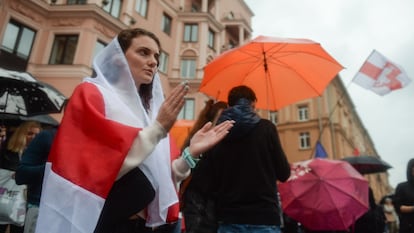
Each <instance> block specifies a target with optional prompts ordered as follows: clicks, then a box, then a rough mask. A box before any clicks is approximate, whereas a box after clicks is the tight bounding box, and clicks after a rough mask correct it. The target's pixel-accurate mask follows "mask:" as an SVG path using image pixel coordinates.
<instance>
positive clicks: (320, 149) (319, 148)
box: [315, 141, 328, 158]
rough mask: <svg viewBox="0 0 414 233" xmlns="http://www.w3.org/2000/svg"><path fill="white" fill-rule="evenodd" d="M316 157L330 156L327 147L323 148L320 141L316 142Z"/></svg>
mask: <svg viewBox="0 0 414 233" xmlns="http://www.w3.org/2000/svg"><path fill="white" fill-rule="evenodd" d="M315 158H328V154H327V153H326V151H325V148H323V146H322V144H321V142H320V141H318V142H317V143H316V149H315Z"/></svg>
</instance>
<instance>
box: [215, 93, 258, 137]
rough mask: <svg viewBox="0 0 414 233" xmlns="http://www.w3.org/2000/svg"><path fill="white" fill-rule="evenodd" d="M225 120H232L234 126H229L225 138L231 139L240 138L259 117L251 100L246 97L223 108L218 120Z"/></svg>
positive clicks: (251, 127)
mask: <svg viewBox="0 0 414 233" xmlns="http://www.w3.org/2000/svg"><path fill="white" fill-rule="evenodd" d="M226 120H234V121H235V123H234V126H233V128H231V130H230V132H229V134H228V135H227V136H226V138H225V140H232V139H237V138H241V137H243V136H244V135H246V134H247V133H249V132H250V130H251V129H253V127H254V126H255V125H256V124H257V123H258V122H259V121H260V117H259V116H258V115H257V114H256V112H255V111H254V109H253V107H252V106H251V102H250V101H249V100H247V99H244V98H242V99H240V100H238V101H237V103H236V104H235V105H233V106H231V107H229V108H228V109H226V110H224V111H223V113H222V114H221V116H220V118H219V120H218V122H219V123H221V122H223V121H226Z"/></svg>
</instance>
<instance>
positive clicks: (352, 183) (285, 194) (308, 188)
mask: <svg viewBox="0 0 414 233" xmlns="http://www.w3.org/2000/svg"><path fill="white" fill-rule="evenodd" d="M291 169H292V170H291V177H290V178H289V180H288V181H286V182H285V183H279V184H278V187H279V192H280V197H281V201H282V207H283V211H284V213H285V214H286V215H288V216H289V217H291V218H293V219H295V220H296V221H298V222H300V223H301V224H302V225H303V226H305V227H306V228H307V229H309V230H346V229H348V228H349V227H350V226H351V225H352V224H353V223H354V222H355V221H356V220H357V219H358V218H359V217H360V216H362V215H363V214H364V213H365V212H367V211H368V181H367V180H366V179H365V178H364V177H363V176H362V175H361V174H360V173H359V172H358V171H356V170H355V169H354V168H353V167H352V166H351V165H350V164H349V163H347V162H344V161H340V160H329V159H319V158H315V159H311V160H307V161H303V162H298V163H294V164H292V168H291Z"/></svg>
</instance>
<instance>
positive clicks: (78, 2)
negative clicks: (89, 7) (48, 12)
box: [68, 0, 86, 5]
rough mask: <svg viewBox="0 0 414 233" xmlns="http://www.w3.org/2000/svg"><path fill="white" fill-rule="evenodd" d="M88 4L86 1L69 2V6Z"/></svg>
mask: <svg viewBox="0 0 414 233" xmlns="http://www.w3.org/2000/svg"><path fill="white" fill-rule="evenodd" d="M76 4H86V0H68V5H76Z"/></svg>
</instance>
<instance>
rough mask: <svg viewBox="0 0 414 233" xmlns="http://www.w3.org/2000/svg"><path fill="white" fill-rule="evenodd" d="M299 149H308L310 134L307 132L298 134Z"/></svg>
mask: <svg viewBox="0 0 414 233" xmlns="http://www.w3.org/2000/svg"><path fill="white" fill-rule="evenodd" d="M299 144H300V145H299V148H300V149H309V148H310V134H309V132H302V133H300V134H299Z"/></svg>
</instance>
